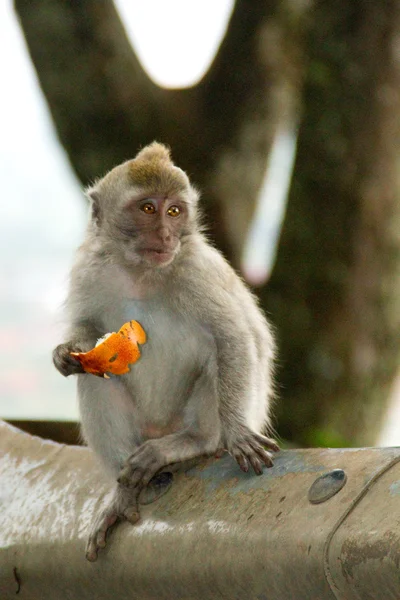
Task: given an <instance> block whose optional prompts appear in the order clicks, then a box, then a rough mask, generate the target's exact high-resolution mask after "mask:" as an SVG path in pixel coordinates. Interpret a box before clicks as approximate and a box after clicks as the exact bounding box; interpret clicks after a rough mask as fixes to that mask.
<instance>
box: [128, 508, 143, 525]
mask: <svg viewBox="0 0 400 600" xmlns="http://www.w3.org/2000/svg"><path fill="white" fill-rule="evenodd" d="M124 517H125V519H126V520H127V521H129V523H132V525H135V523H137V522H138V521H139V519H140V512H139V509H138V507H137V506H130V507H128V508H127V509H126V510H124Z"/></svg>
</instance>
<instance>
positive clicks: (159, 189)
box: [53, 142, 278, 561]
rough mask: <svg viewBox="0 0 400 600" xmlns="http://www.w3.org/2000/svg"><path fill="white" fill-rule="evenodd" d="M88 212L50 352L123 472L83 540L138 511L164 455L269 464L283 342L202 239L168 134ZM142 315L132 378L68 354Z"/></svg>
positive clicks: (113, 175)
mask: <svg viewBox="0 0 400 600" xmlns="http://www.w3.org/2000/svg"><path fill="white" fill-rule="evenodd" d="M87 193H88V196H89V198H90V200H91V219H90V222H89V224H88V228H87V233H86V239H85V241H84V243H83V244H82V246H81V247H80V248H79V250H78V255H77V259H76V262H75V265H74V267H73V269H72V273H71V282H70V291H69V297H68V300H67V310H68V319H69V337H68V341H67V342H66V343H64V344H61V345H60V346H58V347H57V348H56V349H55V350H54V353H53V360H54V364H55V366H56V367H57V369H58V370H59V371H60V372H61V373H62V374H63V375H65V376H68V375H71V374H78V396H79V405H80V413H81V420H82V430H83V435H84V438H85V439H86V441H87V442H88V444H89V446H90V447H91V448H92V450H93V451H94V452H95V453H96V454H97V455H98V457H99V458H100V459H101V461H102V463H103V465H104V467H105V468H106V469H107V470H108V472H109V473H110V474H111V475H112V476H113V478H114V479H116V480H117V482H116V487H115V492H114V495H113V497H112V500H111V502H110V504H109V505H108V506H107V507H106V508H105V510H104V511H103V512H102V513H101V514H100V515H99V516H98V518H97V520H96V521H95V523H94V526H93V529H92V532H91V533H90V537H89V541H88V544H87V548H86V557H87V558H88V560H91V561H93V560H96V558H97V552H98V550H99V549H100V548H103V547H104V546H105V544H106V534H107V531H108V530H109V529H110V527H112V526H113V525H114V523H116V522H117V521H119V520H123V519H127V520H128V521H130V522H132V523H135V522H136V521H137V520H138V519H139V508H138V496H139V494H140V492H141V491H142V490H143V489H144V488H145V486H147V485H148V484H149V482H151V480H152V478H154V477H155V476H157V474H159V473H161V472H162V471H163V470H165V468H166V467H168V465H174V464H176V463H180V462H184V461H188V460H191V459H194V458H196V457H200V456H204V455H212V454H215V453H216V452H217V450H219V449H221V448H223V449H226V450H227V451H228V452H229V453H230V454H231V455H232V456H233V457H234V458H235V459H236V461H237V462H238V464H239V466H240V468H241V469H242V470H243V471H248V469H249V467H252V468H253V469H254V471H255V473H256V474H257V475H260V474H261V473H262V468H263V465H266V466H267V467H271V466H272V458H271V454H270V452H268V450H266V448H268V449H269V450H273V451H277V450H278V446H277V445H276V443H275V442H274V441H273V440H272V439H270V438H269V437H266V436H265V433H266V432H267V430H268V426H269V410H270V400H271V396H272V388H273V385H272V375H271V372H272V365H273V357H274V341H273V337H272V334H271V331H270V328H269V326H268V323H267V321H266V319H265V317H264V316H263V314H262V313H261V311H260V310H259V308H258V306H257V303H256V301H255V300H254V298H253V296H252V294H251V293H250V291H249V290H248V289H247V287H246V286H245V284H244V283H243V282H242V281H241V279H240V278H239V277H238V276H237V275H236V273H235V272H234V271H233V269H232V268H231V267H230V266H229V265H228V263H227V262H226V261H225V259H224V258H223V257H222V256H221V254H220V253H219V252H218V251H217V250H216V249H215V248H213V247H212V246H211V245H210V244H209V243H208V242H207V240H206V238H205V236H204V234H203V233H202V231H201V227H200V225H199V218H198V208H197V203H198V193H197V191H196V190H195V188H194V187H193V186H192V185H191V183H190V182H189V179H188V177H187V175H186V174H185V173H184V172H183V171H182V170H181V169H179V168H178V167H176V166H175V165H174V163H173V162H172V161H171V158H170V154H169V150H168V149H167V148H166V147H165V146H163V145H162V144H159V143H156V142H154V143H152V144H150V145H149V146H147V147H145V148H144V149H143V150H142V151H141V152H139V154H138V155H137V156H136V158H135V159H133V160H129V161H127V162H125V163H123V164H122V165H119V166H118V167H115V168H114V169H112V171H110V172H109V173H108V174H107V175H106V176H105V177H104V178H103V179H101V180H100V181H98V182H97V183H96V184H95V185H94V186H93V187H92V188H90V189H89V190H88V192H87ZM132 319H135V320H137V321H139V323H140V324H141V325H142V327H143V328H144V330H145V332H146V334H147V343H146V344H145V345H143V346H142V348H141V352H142V355H141V358H140V359H139V361H138V362H137V363H135V364H134V365H132V366H131V368H130V372H129V373H127V374H126V375H121V376H111V379H103V378H101V377H96V376H94V375H89V374H87V373H83V371H82V368H81V365H80V363H79V362H78V361H77V360H76V359H75V358H73V357H72V356H71V355H70V352H86V351H88V350H90V349H91V348H93V347H94V346H95V344H96V341H97V339H98V338H100V337H102V336H103V335H104V334H106V333H108V332H111V331H118V329H119V328H120V327H121V325H122V324H123V323H125V322H127V321H130V320H132Z"/></svg>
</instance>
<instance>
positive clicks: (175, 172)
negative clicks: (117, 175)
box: [128, 142, 191, 197]
mask: <svg viewBox="0 0 400 600" xmlns="http://www.w3.org/2000/svg"><path fill="white" fill-rule="evenodd" d="M128 178H129V180H130V182H131V184H132V185H134V186H136V187H138V188H143V189H145V190H147V192H148V193H149V194H156V195H159V194H160V195H167V196H171V197H172V196H177V195H179V194H180V193H187V192H188V191H190V190H191V186H190V182H189V179H188V176H187V175H186V173H185V172H184V171H182V169H180V168H179V167H177V166H176V165H174V163H173V162H172V160H171V157H170V150H169V148H168V147H167V146H164V144H160V143H159V142H153V143H152V144H149V145H148V146H146V147H145V148H143V149H142V150H141V151H140V152H139V154H137V155H136V157H135V158H134V159H133V160H131V161H129V163H128Z"/></svg>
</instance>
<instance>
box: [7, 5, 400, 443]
mask: <svg viewBox="0 0 400 600" xmlns="http://www.w3.org/2000/svg"><path fill="white" fill-rule="evenodd" d="M0 48H1V57H2V59H1V60H2V81H3V84H2V94H1V96H0V106H1V110H0V120H1V142H0V153H1V161H0V173H1V181H2V185H3V194H2V202H1V214H0V248H1V258H0V264H1V271H0V272H1V279H0V281H1V291H2V294H1V299H0V301H1V312H0V319H1V329H0V340H1V342H0V343H1V356H2V359H1V365H0V390H1V396H0V417H3V418H6V419H10V420H18V421H21V420H27V421H32V420H42V421H46V420H48V421H62V422H68V421H75V420H77V418H78V414H77V404H76V400H75V382H74V381H73V380H71V379H64V378H62V377H61V376H60V375H59V374H58V372H57V371H56V370H55V369H54V367H53V366H52V363H51V351H52V349H53V347H54V346H55V345H57V344H58V343H60V342H61V341H63V331H64V326H63V320H62V302H63V299H64V297H65V294H66V289H67V285H68V271H69V268H70V266H71V263H72V260H73V255H74V250H75V248H76V247H77V246H78V245H79V243H80V241H81V240H82V238H83V234H84V228H85V223H86V218H87V205H86V200H85V198H84V195H83V193H82V189H83V187H84V186H85V185H87V184H89V183H90V182H91V181H93V180H94V179H95V178H96V177H97V176H101V175H103V174H104V173H105V172H106V171H107V170H108V169H110V168H111V167H113V166H115V165H116V164H118V163H119V162H121V161H123V160H126V159H128V158H131V157H132V156H134V155H135V153H136V152H137V150H138V149H139V148H140V147H141V146H144V145H145V144H147V143H149V142H150V141H152V140H153V139H157V140H159V141H162V142H164V143H167V144H168V145H170V146H171V148H172V155H173V158H174V160H175V162H176V163H177V164H179V165H180V166H181V167H182V168H183V169H185V170H186V171H187V172H188V174H189V175H190V177H191V178H192V180H193V181H194V182H195V183H196V184H197V186H198V187H199V188H200V189H201V190H202V194H203V206H204V211H205V214H206V220H207V222H208V224H209V235H210V237H212V239H213V240H214V242H215V244H216V245H217V246H218V247H219V248H220V249H221V251H222V252H223V253H224V254H225V256H226V257H227V258H228V259H229V260H230V261H231V263H232V264H233V265H234V267H235V268H236V269H237V270H238V271H240V272H241V274H242V275H243V277H244V278H245V279H246V280H247V281H248V283H249V284H250V285H251V286H253V289H254V291H255V293H256V294H257V295H258V296H259V298H260V303H261V305H262V306H263V308H264V310H266V312H267V314H268V315H269V318H270V320H271V321H272V323H273V324H274V327H275V330H276V334H277V338H278V346H279V360H278V365H277V379H278V386H277V387H278V399H277V402H276V409H275V412H276V428H277V431H278V434H279V435H280V436H282V437H283V439H285V440H287V441H288V442H290V443H293V444H296V445H306V446H320V445H327V446H359V445H378V444H379V445H399V442H400V383H399V381H400V380H399V377H398V375H399V363H400V360H399V359H400V355H399V349H400V344H399V314H400V312H399V308H400V295H399V291H400V289H399V288H400V285H399V284H400V279H399V275H400V177H399V175H400V118H399V117H400V6H399V5H398V3H397V2H395V0H393V1H392V2H391V1H388V2H385V3H376V5H375V4H374V3H370V2H369V1H368V0H357V1H356V2H355V1H354V0H344V1H343V2H342V3H340V4H338V3H337V2H336V1H334V0H324V1H323V2H322V1H320V2H317V1H315V2H312V1H311V0H279V1H278V0H275V1H274V0H270V1H268V2H267V1H265V2H258V3H249V2H247V1H246V0H236V2H234V0H217V1H216V0H199V1H197V0H192V1H191V2H190V3H189V2H186V1H185V0H169V1H168V2H165V0H147V2H146V3H144V2H136V1H134V0H131V1H129V0H118V1H117V2H115V3H113V2H111V1H110V0H83V1H82V2H79V3H65V2H64V1H63V0H40V1H39V0H33V1H31V2H29V3H28V2H24V1H23V0H16V1H15V2H14V4H13V3H12V2H11V1H6V2H4V3H2V5H1V7H0Z"/></svg>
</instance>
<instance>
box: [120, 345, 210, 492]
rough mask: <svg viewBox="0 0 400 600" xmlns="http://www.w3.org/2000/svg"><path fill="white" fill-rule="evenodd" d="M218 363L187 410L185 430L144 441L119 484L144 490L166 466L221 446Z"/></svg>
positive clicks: (195, 391)
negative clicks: (217, 383) (217, 378)
mask: <svg viewBox="0 0 400 600" xmlns="http://www.w3.org/2000/svg"><path fill="white" fill-rule="evenodd" d="M220 432H221V426H220V419H219V414H218V402H217V390H216V384H215V360H214V357H212V359H209V360H208V362H207V364H206V365H205V366H204V368H203V370H202V372H201V373H200V375H199V377H198V379H197V380H196V382H195V384H194V386H193V389H192V391H191V394H190V397H189V399H188V402H187V404H186V407H185V410H184V428H183V429H182V430H180V431H178V432H176V433H171V434H168V435H166V436H164V437H161V438H158V439H151V440H147V441H146V442H144V443H143V444H142V445H141V446H139V447H138V448H137V450H136V451H135V452H134V453H133V454H132V455H131V456H130V457H129V459H128V460H127V461H126V463H125V466H124V468H123V469H122V471H121V473H120V476H119V478H118V482H119V483H120V484H122V485H125V486H129V487H135V486H137V487H140V488H141V487H143V486H145V485H147V484H148V482H149V481H150V479H151V478H152V477H153V476H154V475H155V474H156V473H157V472H158V471H160V470H161V469H163V468H164V467H166V466H167V465H171V464H174V463H180V462H183V461H186V460H191V459H193V458H197V457H199V456H204V455H211V454H213V453H215V452H216V451H217V449H218V447H219V443H220Z"/></svg>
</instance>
